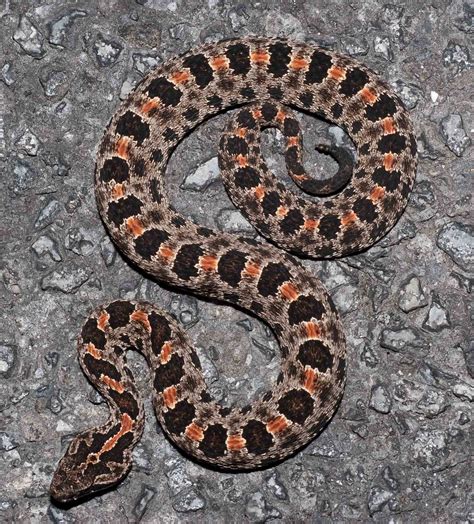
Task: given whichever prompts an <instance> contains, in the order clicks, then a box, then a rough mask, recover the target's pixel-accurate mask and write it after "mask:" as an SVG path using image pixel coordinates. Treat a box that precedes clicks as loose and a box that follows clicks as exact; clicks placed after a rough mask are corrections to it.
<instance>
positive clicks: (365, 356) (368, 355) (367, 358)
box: [360, 345, 379, 369]
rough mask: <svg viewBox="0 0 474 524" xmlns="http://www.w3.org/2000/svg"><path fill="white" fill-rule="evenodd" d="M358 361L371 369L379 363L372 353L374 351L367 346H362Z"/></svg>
mask: <svg viewBox="0 0 474 524" xmlns="http://www.w3.org/2000/svg"><path fill="white" fill-rule="evenodd" d="M360 359H361V360H362V362H364V364H365V365H366V366H367V367H369V368H372V369H373V368H376V367H377V365H378V363H379V359H378V357H377V355H376V354H375V353H374V351H373V350H372V348H371V347H370V346H369V345H366V346H364V348H363V349H362V351H361V353H360Z"/></svg>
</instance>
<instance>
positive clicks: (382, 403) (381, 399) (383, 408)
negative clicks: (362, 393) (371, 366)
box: [369, 384, 392, 414]
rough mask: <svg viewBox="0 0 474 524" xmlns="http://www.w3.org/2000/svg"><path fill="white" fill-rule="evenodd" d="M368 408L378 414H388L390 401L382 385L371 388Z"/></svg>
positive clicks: (390, 407) (390, 405) (390, 406)
mask: <svg viewBox="0 0 474 524" xmlns="http://www.w3.org/2000/svg"><path fill="white" fill-rule="evenodd" d="M369 406H370V407H371V408H372V409H373V410H374V411H377V412H378V413H384V414H387V413H390V410H391V409H392V399H391V397H390V393H389V392H388V391H387V388H386V387H385V385H384V384H377V385H375V386H373V387H372V391H371V393H370V403H369Z"/></svg>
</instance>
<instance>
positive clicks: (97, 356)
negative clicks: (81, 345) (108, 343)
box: [86, 342, 102, 360]
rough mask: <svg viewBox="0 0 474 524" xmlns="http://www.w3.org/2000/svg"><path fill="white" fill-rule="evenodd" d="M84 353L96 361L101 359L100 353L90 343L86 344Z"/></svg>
mask: <svg viewBox="0 0 474 524" xmlns="http://www.w3.org/2000/svg"><path fill="white" fill-rule="evenodd" d="M86 352H87V353H89V355H92V356H93V357H94V358H95V359H96V360H100V359H101V358H102V353H101V352H100V351H99V350H98V349H97V348H96V347H95V346H94V344H92V342H89V343H88V344H87V346H86Z"/></svg>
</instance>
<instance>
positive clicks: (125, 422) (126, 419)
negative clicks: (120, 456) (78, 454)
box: [99, 413, 133, 455]
mask: <svg viewBox="0 0 474 524" xmlns="http://www.w3.org/2000/svg"><path fill="white" fill-rule="evenodd" d="M132 428H133V420H132V419H131V418H130V415H128V414H127V413H122V420H121V426H120V430H119V431H118V432H117V433H115V435H114V436H113V437H110V438H109V440H107V442H106V443H105V444H104V445H103V446H102V448H101V450H100V451H99V455H102V453H105V452H106V451H110V450H111V449H112V448H113V447H114V446H115V444H116V443H117V441H118V439H119V438H120V437H121V436H122V435H125V433H128V432H129V431H131V430H132Z"/></svg>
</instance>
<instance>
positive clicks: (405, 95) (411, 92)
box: [393, 80, 423, 109]
mask: <svg viewBox="0 0 474 524" xmlns="http://www.w3.org/2000/svg"><path fill="white" fill-rule="evenodd" d="M393 88H394V90H395V93H397V95H398V96H399V97H400V98H401V99H402V101H403V103H404V104H405V106H406V108H407V109H413V108H415V107H416V106H417V105H418V102H419V100H420V98H421V97H422V96H423V91H422V89H421V88H420V87H418V86H417V85H415V84H406V83H405V82H402V81H401V80H397V81H396V82H395V83H394V84H393Z"/></svg>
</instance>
